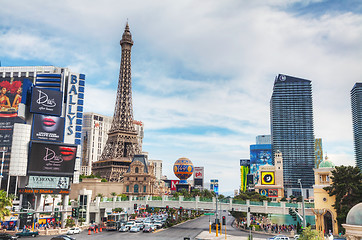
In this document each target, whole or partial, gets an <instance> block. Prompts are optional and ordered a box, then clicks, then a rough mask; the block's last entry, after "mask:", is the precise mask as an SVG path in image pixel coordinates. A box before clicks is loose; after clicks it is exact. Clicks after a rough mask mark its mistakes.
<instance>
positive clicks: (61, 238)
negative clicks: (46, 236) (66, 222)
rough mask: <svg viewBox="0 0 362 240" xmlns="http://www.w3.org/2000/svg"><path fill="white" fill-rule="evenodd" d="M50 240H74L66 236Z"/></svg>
mask: <svg viewBox="0 0 362 240" xmlns="http://www.w3.org/2000/svg"><path fill="white" fill-rule="evenodd" d="M50 240H76V239H75V238H73V237H71V236H67V235H59V236H56V237H52V238H51V239H50Z"/></svg>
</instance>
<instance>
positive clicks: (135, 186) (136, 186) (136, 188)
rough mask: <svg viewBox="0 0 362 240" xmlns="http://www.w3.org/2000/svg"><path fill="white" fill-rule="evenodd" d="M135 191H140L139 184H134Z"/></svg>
mask: <svg viewBox="0 0 362 240" xmlns="http://www.w3.org/2000/svg"><path fill="white" fill-rule="evenodd" d="M133 192H134V193H138V184H135V185H134V191H133Z"/></svg>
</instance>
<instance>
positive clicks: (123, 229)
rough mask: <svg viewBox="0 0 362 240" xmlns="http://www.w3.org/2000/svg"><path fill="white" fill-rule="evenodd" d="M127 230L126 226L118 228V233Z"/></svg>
mask: <svg viewBox="0 0 362 240" xmlns="http://www.w3.org/2000/svg"><path fill="white" fill-rule="evenodd" d="M128 230H129V228H128V227H127V226H122V227H120V228H119V230H118V231H119V232H128Z"/></svg>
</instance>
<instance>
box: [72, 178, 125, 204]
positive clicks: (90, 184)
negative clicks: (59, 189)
mask: <svg viewBox="0 0 362 240" xmlns="http://www.w3.org/2000/svg"><path fill="white" fill-rule="evenodd" d="M84 188H85V189H87V190H92V192H93V195H92V200H93V199H94V198H95V197H96V195H97V194H99V193H100V194H103V196H104V197H111V193H112V192H115V193H116V194H117V195H118V194H120V193H122V189H123V183H112V182H101V179H90V178H89V179H88V178H86V179H83V181H82V182H80V183H77V184H72V185H71V186H70V194H69V199H70V200H74V199H77V200H78V195H79V191H80V190H83V189H84Z"/></svg>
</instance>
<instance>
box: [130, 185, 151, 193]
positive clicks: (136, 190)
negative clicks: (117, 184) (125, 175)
mask: <svg viewBox="0 0 362 240" xmlns="http://www.w3.org/2000/svg"><path fill="white" fill-rule="evenodd" d="M129 189H130V186H129V185H127V186H126V192H130V191H129ZM146 190H147V187H146V186H143V192H144V193H145V192H146ZM140 192H142V186H141V188H140V187H139V186H138V184H135V185H134V186H133V193H140Z"/></svg>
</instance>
